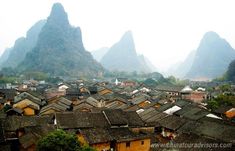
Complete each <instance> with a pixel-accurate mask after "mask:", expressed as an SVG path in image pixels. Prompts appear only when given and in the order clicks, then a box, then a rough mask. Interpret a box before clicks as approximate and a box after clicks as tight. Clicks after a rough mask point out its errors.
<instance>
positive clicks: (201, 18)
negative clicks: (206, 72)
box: [0, 0, 235, 70]
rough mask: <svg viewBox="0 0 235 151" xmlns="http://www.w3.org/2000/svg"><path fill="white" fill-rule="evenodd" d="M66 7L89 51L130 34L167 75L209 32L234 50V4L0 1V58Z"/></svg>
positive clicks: (199, 0) (227, 0)
mask: <svg viewBox="0 0 235 151" xmlns="http://www.w3.org/2000/svg"><path fill="white" fill-rule="evenodd" d="M54 2H61V3H62V5H63V6H64V8H65V10H66V12H67V13H68V16H69V20H70V23H71V24H72V25H73V26H80V27H81V30H82V34H83V42H84V45H85V48H86V49H87V50H88V51H92V50H95V49H98V48H100V47H104V46H107V47H110V46H111V45H112V44H114V43H115V42H117V41H118V40H119V39H120V38H121V36H122V35H123V34H124V32H125V31H127V30H131V31H132V32H133V36H134V40H135V44H136V49H137V52H138V53H139V54H144V55H145V56H147V57H148V58H149V59H150V60H151V61H152V62H153V63H154V64H155V66H156V67H157V68H159V69H161V70H164V69H166V68H167V67H169V66H170V65H172V64H174V63H176V62H178V61H182V60H184V58H185V57H186V56H187V54H188V53H189V52H190V51H192V50H194V49H196V48H197V46H198V44H199V42H200V39H201V38H202V36H203V35H204V33H205V32H207V31H215V32H217V33H218V34H219V35H220V36H221V37H223V38H225V39H226V40H227V41H228V42H229V43H230V44H231V45H232V46H233V47H234V48H235V1H234V0H4V1H0V54H1V53H2V52H3V51H4V49H5V48H6V47H11V46H13V44H14V41H15V40H16V39H17V38H19V37H21V36H25V34H26V31H27V30H28V29H29V28H30V27H31V26H32V25H33V24H34V23H35V22H37V21H38V20H40V19H46V18H47V16H48V15H49V13H50V10H51V7H52V5H53V3H54Z"/></svg>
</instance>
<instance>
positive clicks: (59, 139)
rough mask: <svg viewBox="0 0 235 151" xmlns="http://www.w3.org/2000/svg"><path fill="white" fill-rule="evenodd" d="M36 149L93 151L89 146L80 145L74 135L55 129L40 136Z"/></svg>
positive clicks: (40, 150)
mask: <svg viewBox="0 0 235 151" xmlns="http://www.w3.org/2000/svg"><path fill="white" fill-rule="evenodd" d="M37 150H38V151H95V149H93V148H92V147H90V146H81V145H80V142H79V141H78V139H77V137H76V135H73V134H69V133H66V132H65V131H63V130H60V129H59V130H55V131H53V132H51V133H49V134H48V135H47V136H45V137H43V138H41V139H40V140H39V141H38V143H37Z"/></svg>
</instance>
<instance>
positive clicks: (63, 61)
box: [0, 3, 235, 79]
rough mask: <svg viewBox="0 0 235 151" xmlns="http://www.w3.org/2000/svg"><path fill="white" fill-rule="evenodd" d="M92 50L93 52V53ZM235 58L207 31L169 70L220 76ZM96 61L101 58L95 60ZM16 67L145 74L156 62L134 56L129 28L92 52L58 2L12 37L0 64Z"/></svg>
mask: <svg viewBox="0 0 235 151" xmlns="http://www.w3.org/2000/svg"><path fill="white" fill-rule="evenodd" d="M92 55H93V56H92ZM234 59H235V51H234V49H233V48H232V47H231V46H230V44H229V43H228V42H227V41H226V40H225V39H222V38H221V37H220V36H219V35H218V34H217V33H215V32H207V33H206V34H205V35H204V36H203V38H202V40H201V42H200V44H199V46H198V48H197V49H196V50H195V51H192V52H191V53H190V54H189V55H188V56H187V58H186V59H185V60H184V62H182V63H180V64H178V65H175V66H174V67H172V68H171V70H170V71H168V75H174V76H176V77H180V78H189V79H213V78H216V77H219V76H221V75H223V74H224V73H225V72H226V70H227V68H228V65H229V63H230V62H231V61H232V60H234ZM99 62H100V63H99ZM4 67H11V68H14V69H16V70H17V71H19V72H30V71H41V72H46V73H49V74H51V75H72V76H77V75H82V76H88V75H93V76H100V75H102V73H103V72H104V71H105V70H109V71H126V72H134V71H136V72H139V73H149V72H154V71H156V67H155V66H154V65H153V64H152V63H151V62H150V61H149V60H148V58H146V57H145V56H144V55H138V54H137V52H136V49H135V43H134V38H133V35H132V32H131V31H127V32H126V33H125V34H124V35H123V36H122V37H121V39H120V40H119V41H118V42H116V43H115V44H114V45H113V46H111V47H110V48H106V47H104V48H101V49H99V50H97V51H92V52H91V53H90V52H88V51H87V50H85V48H84V46H83V41H82V32H81V29H80V28H79V27H77V28H75V27H72V26H71V25H70V23H69V21H68V16H67V13H66V12H65V11H64V8H63V6H62V5H61V4H60V3H56V4H54V5H53V7H52V10H51V13H50V15H49V17H48V18H47V20H41V21H38V22H37V23H36V24H34V25H33V26H32V27H31V28H30V29H29V30H28V32H27V35H26V37H21V38H19V39H17V40H16V41H15V44H14V46H13V47H12V48H8V49H6V50H5V52H4V53H3V54H2V56H1V58H0V68H4Z"/></svg>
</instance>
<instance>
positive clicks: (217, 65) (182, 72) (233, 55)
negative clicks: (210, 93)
mask: <svg viewBox="0 0 235 151" xmlns="http://www.w3.org/2000/svg"><path fill="white" fill-rule="evenodd" d="M234 59H235V50H234V49H233V48H232V47H231V45H230V44H229V43H228V42H227V41H226V40H225V39H223V38H221V37H220V36H219V35H218V34H217V33H215V32H212V31H211V32H207V33H206V34H205V35H204V36H203V38H202V40H201V42H200V44H199V46H198V48H197V49H196V50H195V51H192V52H191V53H190V54H189V55H188V56H187V58H186V59H185V60H184V62H182V63H181V64H179V65H178V67H177V68H175V69H172V70H171V71H168V74H172V75H174V76H177V77H180V78H184V79H194V80H208V79H214V78H217V77H220V76H222V75H223V74H224V73H225V72H226V70H227V68H228V65H229V64H230V62H231V61H232V60H234Z"/></svg>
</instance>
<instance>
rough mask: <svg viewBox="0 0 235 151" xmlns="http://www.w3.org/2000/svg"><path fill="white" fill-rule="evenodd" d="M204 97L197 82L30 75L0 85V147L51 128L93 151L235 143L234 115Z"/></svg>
mask: <svg viewBox="0 0 235 151" xmlns="http://www.w3.org/2000/svg"><path fill="white" fill-rule="evenodd" d="M208 97H210V95H209V94H208V93H207V91H206V90H205V89H204V88H201V87H199V88H197V89H196V90H193V89H191V88H190V87H189V86H185V87H180V86H166V85H159V86H156V87H148V86H146V85H144V84H141V83H137V82H134V81H130V80H129V81H123V82H121V83H120V82H117V80H116V81H115V82H114V83H111V82H88V81H82V80H77V81H72V82H66V83H60V84H57V85H52V84H46V83H42V82H37V81H34V80H33V81H28V82H27V83H24V84H21V85H19V86H16V87H14V88H10V89H0V150H6V151H7V150H25V151H31V150H35V149H36V144H37V141H38V140H39V139H40V138H41V137H43V136H45V135H46V134H48V133H49V132H51V131H53V130H55V129H63V130H65V131H68V132H71V133H73V134H76V136H77V138H78V139H79V141H80V142H81V143H82V144H84V145H90V146H92V147H94V148H95V149H96V150H97V151H149V150H161V149H163V148H161V147H159V146H158V147H156V144H166V143H169V142H171V143H172V142H173V143H228V144H230V146H229V147H228V148H227V149H228V150H231V149H234V144H235V123H233V122H232V120H230V119H232V118H234V116H233V114H228V116H226V115H227V114H225V113H226V112H224V114H217V113H212V112H210V111H209V110H208V109H207V108H206V106H205V104H204V103H203V101H204V100H206V99H208ZM234 110H235V109H234V108H229V109H227V111H233V112H234ZM154 144H155V145H154ZM186 149H187V148H186ZM204 149H205V148H204ZM212 149H213V148H212ZM216 149H218V148H216ZM220 149H221V148H220ZM205 150H206V149H205Z"/></svg>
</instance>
